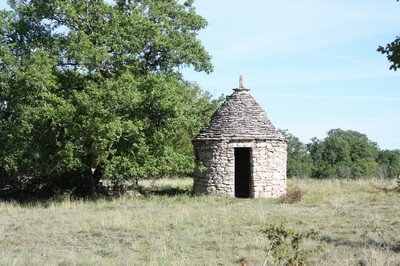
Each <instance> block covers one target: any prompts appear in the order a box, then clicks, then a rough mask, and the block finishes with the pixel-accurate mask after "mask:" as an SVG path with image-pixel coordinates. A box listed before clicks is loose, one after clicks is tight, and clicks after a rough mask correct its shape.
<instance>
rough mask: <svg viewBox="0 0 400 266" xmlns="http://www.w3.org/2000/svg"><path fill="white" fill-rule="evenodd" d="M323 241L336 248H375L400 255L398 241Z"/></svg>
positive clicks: (323, 239)
mask: <svg viewBox="0 0 400 266" xmlns="http://www.w3.org/2000/svg"><path fill="white" fill-rule="evenodd" d="M320 240H321V241H323V242H326V243H327V244H332V245H334V246H335V247H336V246H348V247H351V248H356V249H359V248H363V247H375V248H377V249H386V250H389V251H392V252H394V253H400V241H397V242H396V243H390V244H389V243H384V242H378V241H376V240H374V239H372V238H368V239H367V240H365V241H354V240H348V239H343V238H332V237H330V236H322V237H321V238H320Z"/></svg>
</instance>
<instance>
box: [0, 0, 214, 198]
mask: <svg viewBox="0 0 400 266" xmlns="http://www.w3.org/2000/svg"><path fill="white" fill-rule="evenodd" d="M109 2H110V1H104V0H11V1H9V4H10V6H11V8H12V10H11V11H0V88H1V90H0V164H1V167H0V178H1V180H0V181H1V182H0V185H2V186H3V187H4V186H6V187H7V188H8V189H10V190H11V189H12V188H13V186H14V187H15V186H17V187H18V188H21V186H23V185H24V184H25V186H26V187H27V188H26V189H27V190H30V191H34V190H45V189H48V190H50V191H51V190H52V189H54V188H55V187H64V188H65V187H74V186H75V187H76V186H78V187H80V189H81V190H82V193H83V194H84V193H90V190H91V188H92V187H93V185H96V184H97V183H98V181H99V178H101V176H106V177H107V178H111V179H112V180H114V181H120V180H122V179H126V178H132V177H137V176H148V177H152V176H162V175H166V174H172V173H181V174H185V173H188V172H190V171H191V169H192V167H193V164H192V155H191V154H190V147H188V145H190V138H191V137H193V136H194V135H195V134H196V133H197V132H198V131H199V130H200V128H201V127H202V126H204V124H206V123H207V122H208V119H209V117H210V116H211V114H212V113H213V111H214V110H215V109H216V108H217V106H218V102H217V101H216V100H212V98H211V95H210V94H209V93H207V92H203V91H202V90H201V89H200V88H199V87H198V86H197V85H196V84H193V83H190V82H187V81H185V80H183V78H182V75H181V74H180V69H181V68H182V67H193V68H194V69H195V70H196V71H205V72H207V73H209V72H211V71H212V70H213V68H212V64H211V62H210V61H211V57H210V55H209V54H208V53H207V52H206V51H205V49H204V47H203V46H202V44H201V42H200V41H199V40H198V39H197V34H198V31H199V30H201V29H203V28H204V27H206V25H207V22H206V20H205V19H204V18H202V17H201V16H199V15H198V14H196V12H195V7H194V6H193V1H192V0H188V1H186V2H184V3H183V4H181V3H180V1H178V0H116V1H114V2H113V3H109ZM188 151H189V152H188ZM93 171H94V174H92V172H93ZM3 191H4V190H3Z"/></svg>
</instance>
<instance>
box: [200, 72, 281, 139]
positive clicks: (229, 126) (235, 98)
mask: <svg viewBox="0 0 400 266" xmlns="http://www.w3.org/2000/svg"><path fill="white" fill-rule="evenodd" d="M233 90H234V91H235V92H234V93H233V94H232V95H230V96H228V97H227V98H226V100H225V102H224V103H223V104H222V105H221V106H220V108H219V109H218V110H217V111H216V112H215V113H214V115H213V117H212V118H211V121H210V124H209V126H208V127H206V128H205V129H203V130H202V131H201V132H200V134H199V135H198V136H197V137H196V138H195V139H193V141H196V140H220V139H232V140H267V139H279V140H285V138H284V137H283V135H282V134H281V133H280V132H279V131H278V130H276V128H275V126H274V125H273V124H272V123H271V121H270V120H269V118H268V115H267V113H266V112H265V110H264V109H263V108H262V107H261V106H260V104H259V103H258V102H257V101H256V100H255V99H254V97H253V96H251V95H250V94H249V91H250V89H247V88H245V87H244V85H243V76H240V82H239V88H238V89H233Z"/></svg>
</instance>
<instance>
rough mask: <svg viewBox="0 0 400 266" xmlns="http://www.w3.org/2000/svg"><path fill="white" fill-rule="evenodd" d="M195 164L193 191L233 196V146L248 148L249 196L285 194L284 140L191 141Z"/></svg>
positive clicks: (262, 196) (259, 196)
mask: <svg viewBox="0 0 400 266" xmlns="http://www.w3.org/2000/svg"><path fill="white" fill-rule="evenodd" d="M193 144H194V146H195V151H196V163H197V165H198V166H200V167H197V169H196V172H195V174H194V186H193V192H194V193H195V194H218V195H226V196H232V197H233V196H235V193H234V192H235V184H234V176H235V172H234V171H235V165H234V164H235V161H234V149H235V148H240V147H243V148H251V169H252V171H251V180H252V185H251V189H252V197H254V198H271V197H279V196H281V195H283V194H285V193H286V146H287V144H286V141H282V140H270V141H261V140H257V141H255V140H248V141H246V140H241V141H233V142H231V141H229V140H223V141H205V142H201V141H200V142H194V143H193Z"/></svg>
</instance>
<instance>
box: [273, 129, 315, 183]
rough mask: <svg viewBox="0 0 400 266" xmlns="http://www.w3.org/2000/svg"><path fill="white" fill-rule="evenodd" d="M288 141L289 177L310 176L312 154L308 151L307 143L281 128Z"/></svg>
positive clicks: (287, 171)
mask: <svg viewBox="0 0 400 266" xmlns="http://www.w3.org/2000/svg"><path fill="white" fill-rule="evenodd" d="M279 131H280V132H281V133H282V135H283V136H284V137H285V139H286V140H287V141H288V146H287V168H286V174H287V177H289V178H291V177H299V178H304V177H310V176H311V169H312V160H311V156H310V154H309V153H308V151H307V145H305V144H304V143H303V142H301V141H300V139H299V138H298V137H296V136H294V135H293V134H291V133H289V132H288V130H286V129H285V130H279Z"/></svg>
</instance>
